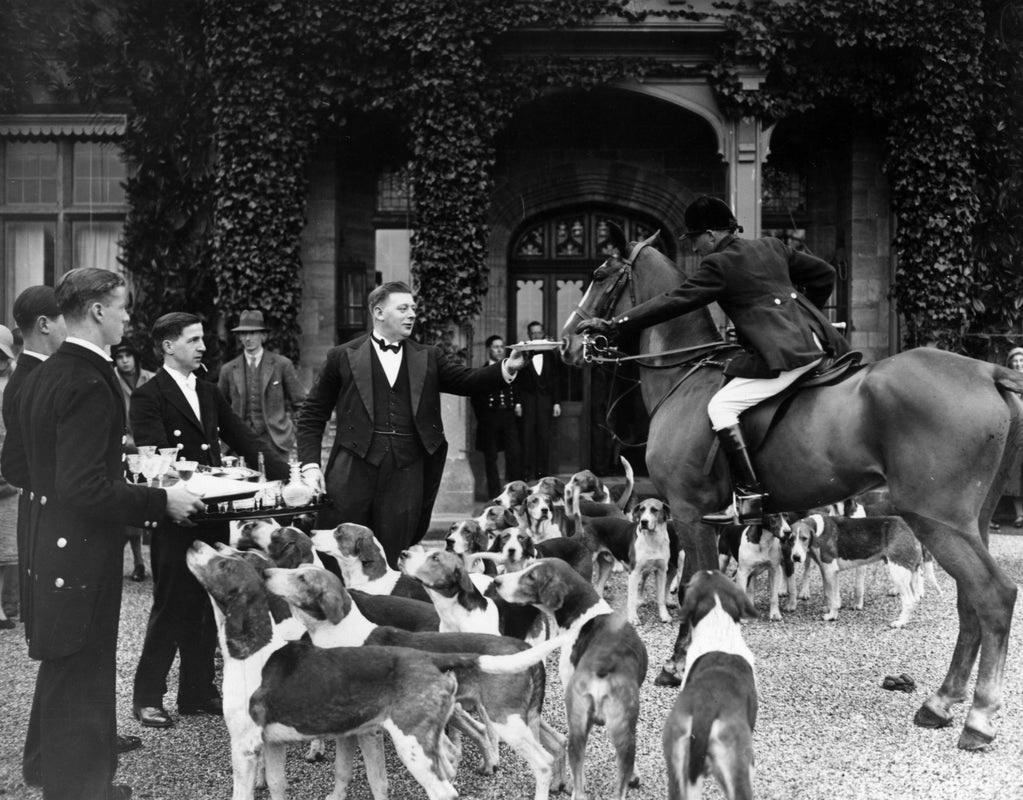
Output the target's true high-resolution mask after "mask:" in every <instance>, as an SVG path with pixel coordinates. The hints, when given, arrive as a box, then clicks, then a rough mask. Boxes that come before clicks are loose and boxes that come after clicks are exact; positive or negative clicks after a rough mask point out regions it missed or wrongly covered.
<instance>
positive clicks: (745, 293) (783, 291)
mask: <svg viewBox="0 0 1023 800" xmlns="http://www.w3.org/2000/svg"><path fill="white" fill-rule="evenodd" d="M684 220H685V225H686V229H685V231H684V232H683V233H682V234H681V237H682V238H683V239H688V240H689V242H690V244H691V246H692V249H693V252H694V253H699V254H700V255H701V256H702V257H703V260H702V261H701V262H700V266H699V267H698V268H697V270H696V272H695V273H693V275H692V276H690V277H688V278H686V279H685V280H683V281H682V284H681V285H680V286H679V287H678V288H677V289H675V290H673V291H671V292H666V293H664V294H661V295H658V296H657V297H653V298H651V299H650V300H647V301H646V302H645V303H640V304H639V305H638V306H636V307H635V308H633V309H630V310H629V311H628V312H626V313H625V314H623V315H622V316H620V317H617V318H615V319H611V320H606V319H592V320H587V321H586V322H583V323H582V324H581V325H580V326H579V332H580V333H590V334H603V335H607V336H615V335H618V334H628V333H632V332H634V331H638V330H640V329H642V328H648V327H650V326H651V325H656V324H658V323H660V322H665V321H666V320H669V319H673V318H675V317H678V316H681V315H682V314H685V313H687V312H689V311H692V310H694V309H697V308H700V307H702V306H706V305H708V304H710V303H712V302H715V301H716V302H717V303H718V305H720V306H721V310H722V311H724V312H725V313H726V314H727V315H728V317H729V319H731V321H732V324H733V325H734V326H735V331H736V335H737V336H738V340H739V344H741V345H742V346H743V347H744V348H745V352H744V353H742V354H741V355H739V356H737V357H736V358H733V359H732V360H731V361H730V362H729V363H728V364H727V365H726V367H725V375H726V376H728V377H730V378H731V380H730V381H729V382H728V383H726V384H725V385H724V386H723V387H722V388H721V389H720V390H719V391H718V392H717V394H715V395H714V396H713V397H712V398H711V399H710V403H709V404H708V406H707V413H708V415H709V416H710V422H711V427H712V428H713V429H714V431H715V432H716V433H717V435H718V439H719V441H720V442H721V447H722V449H723V450H724V452H725V455H726V456H727V459H728V464H729V467H730V468H731V471H732V478H733V482H734V484H735V500H736V502H735V508H736V512H737V514H738V516H739V517H740V520H741V521H742V522H758V521H760V519H761V517H762V511H763V499H764V497H765V495H764V492H763V489H762V488H761V486H760V481H759V479H758V478H757V475H756V472H755V471H754V469H753V462H752V460H751V459H750V455H749V452H748V451H747V449H746V442H745V440H744V439H743V435H742V428H741V427H740V426H739V414H740V413H742V412H743V411H745V410H746V409H748V408H752V407H753V406H755V405H756V404H757V403H759V402H761V401H763V400H766V399H767V398H768V397H773V396H774V395H776V394H778V392H780V391H781V390H782V389H785V388H786V387H787V386H790V385H791V384H792V383H794V382H795V381H796V380H797V379H798V378H799V377H800V376H801V375H803V374H804V373H806V372H809V371H810V370H812V369H813V368H814V367H815V366H817V365H818V364H819V363H820V361H821V359H822V358H823V357H824V356H825V354H829V355H837V354H840V353H844V352H846V351H847V350H848V349H849V347H848V345H847V344H846V342H845V340H844V339H843V338H842V337H841V336H840V335H839V334H838V332H837V331H836V330H835V328H834V326H832V325H831V323H830V322H829V321H828V319H827V317H825V316H824V314H822V313H821V310H820V309H822V308H823V307H824V303H825V302H826V301H827V299H828V297H829V296H830V295H831V291H832V289H833V288H834V285H835V270H834V268H833V267H832V266H831V265H830V264H828V263H827V262H825V261H822V260H821V259H819V258H816V257H815V256H812V255H810V254H808V253H802V252H797V251H795V250H793V249H792V248H790V247H788V246H787V245H785V244H783V243H782V242H781V241H779V240H778V239H775V238H772V237H764V238H762V239H757V240H754V241H750V240H747V239H740V238H738V237H737V236H736V233H737V232H738V233H741V232H742V229H741V228H740V227H739V223H738V222H737V221H736V219H735V215H734V214H733V213H732V209H730V208H729V207H728V206H727V205H726V204H725V203H724V202H722V201H721V200H718V199H717V198H715V197H707V196H703V197H698V198H697V199H696V200H694V201H693V202H692V203H690V204H689V206H688V207H687V208H686V210H685V216H684ZM797 287H798V290H797ZM704 519H705V520H706V521H708V522H722V521H731V518H730V516H729V515H718V514H710V515H707V516H706V517H705V518H704Z"/></svg>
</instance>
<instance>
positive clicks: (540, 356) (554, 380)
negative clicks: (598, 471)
mask: <svg viewBox="0 0 1023 800" xmlns="http://www.w3.org/2000/svg"><path fill="white" fill-rule="evenodd" d="M526 332H527V334H528V336H529V339H530V340H531V341H532V340H536V339H543V338H544V330H543V324H542V323H540V322H530V323H529V325H527V326H526ZM561 369H562V366H561V358H560V357H559V356H558V354H557V353H555V352H552V351H550V350H547V351H544V352H542V353H530V354H527V355H526V364H525V366H524V367H523V368H522V374H521V375H519V379H518V380H517V381H516V382H515V388H516V389H517V391H518V395H519V398H520V399H521V402H520V405H519V406H516V409H515V410H516V414H517V415H518V416H519V417H521V425H522V461H523V471H524V472H525V478H526V480H527V481H528V480H532V479H533V478H545V477H547V476H548V475H553V474H554V471H555V468H556V463H557V458H556V457H555V454H554V447H553V444H554V442H553V439H554V435H555V431H554V423H553V421H554V420H556V419H557V418H558V417H560V416H561V394H562V391H563V387H562V374H561Z"/></svg>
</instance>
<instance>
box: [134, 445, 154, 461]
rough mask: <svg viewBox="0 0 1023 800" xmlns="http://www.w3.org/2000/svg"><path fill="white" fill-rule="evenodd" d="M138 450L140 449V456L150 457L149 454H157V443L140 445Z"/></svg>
mask: <svg viewBox="0 0 1023 800" xmlns="http://www.w3.org/2000/svg"><path fill="white" fill-rule="evenodd" d="M138 451H139V455H140V456H143V457H146V458H148V457H149V456H155V455H156V445H155V444H146V445H139V448H138Z"/></svg>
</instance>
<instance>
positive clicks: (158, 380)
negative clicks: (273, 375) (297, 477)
mask: <svg viewBox="0 0 1023 800" xmlns="http://www.w3.org/2000/svg"><path fill="white" fill-rule="evenodd" d="M152 338H153V341H154V342H155V343H156V344H157V346H158V347H159V348H160V351H161V352H162V353H163V367H161V368H160V369H159V370H157V372H156V375H155V376H154V377H153V378H152V379H151V380H150V381H149V382H147V383H145V384H143V385H142V386H140V387H138V388H137V389H136V390H135V391H134V392H133V393H132V396H131V411H130V415H131V430H132V433H133V434H134V436H135V443H136V445H139V446H144V445H156V446H157V447H177V446H180V449H179V451H178V455H179V458H183V459H185V460H188V461H196V462H198V463H199V464H205V465H207V466H214V467H215V466H220V445H219V442H220V439H223V440H224V441H225V442H227V444H228V445H230V446H231V447H232V448H233V449H235V450H236V451H237V452H239V453H241V454H242V455H243V456H244V457H245V458H246V460H248V461H249V463H250V464H255V463H256V461H257V459H258V455H259V453H260V452H263V454H264V455H265V456H266V469H267V475H268V477H270V478H285V477H286V476H287V473H288V465H287V463H286V462H285V461H284V460H283V459H282V458H281V457H280V456H279V455H278V454H277V453H276V451H275V450H274V449H273V448H271V447H270V446H269V445H267V444H266V443H264V442H261V441H260V440H259V439H258V438H257V437H256V436H255V434H253V433H252V431H250V430H249V429H248V427H246V425H245V423H244V422H242V421H241V419H239V418H238V416H237V415H236V414H235V413H234V412H233V411H232V410H231V407H230V406H229V405H228V404H227V401H226V400H225V399H224V396H223V395H222V394H221V393H220V391H219V390H218V389H217V387H216V386H214V385H213V384H211V383H208V382H206V381H197V380H196V379H195V375H193V374H192V372H193V370H195V369H197V368H198V367H199V365H200V364H201V363H202V356H203V353H204V352H205V351H206V347H205V345H204V344H203V328H202V321H201V320H200V319H199V318H198V317H196V316H195V315H193V314H186V313H183V312H174V313H171V314H164V315H163V316H162V317H160V318H159V319H158V320H156V322H155V323H154V324H153V330H152ZM196 539H201V540H202V541H204V542H206V543H207V544H213V543H215V542H225V543H226V542H227V540H228V527H227V523H219V524H212V525H209V524H207V525H198V526H195V527H190V528H188V529H187V530H182V529H180V528H177V527H176V526H166V527H163V528H160V529H157V530H155V531H153V534H152V545H151V547H152V549H151V559H152V569H153V608H152V610H151V611H150V614H149V625H148V627H147V629H146V639H145V642H144V643H143V645H142V654H141V656H139V663H138V667H137V669H136V670H135V686H134V691H133V711H134V714H135V717H136V718H137V719H138V720H139V722H141V723H142V724H143V725H144V726H146V727H150V728H169V727H171V726H172V725H173V724H174V723H173V721H172V720H171V718H170V715H169V714H168V713H167V711H166V710H165V709H164V707H163V695H164V693H165V692H166V691H167V674H168V672H170V668H171V664H172V663H173V661H174V654H175V652H177V653H179V654H180V656H181V663H180V665H179V672H178V712H179V713H181V714H186V715H190V714H214V715H215V714H220V713H221V707H220V706H221V704H220V693H219V692H218V691H217V688H216V686H215V685H214V667H213V651H214V649H215V647H216V627H215V624H214V620H213V612H212V608H211V606H210V602H209V598H208V597H207V595H206V592H205V590H204V589H203V588H202V587H201V586H200V585H199V583H198V581H196V579H195V577H194V576H193V575H192V573H191V572H189V570H188V567H187V565H186V563H185V554H186V553H187V551H188V548H189V547H190V546H191V545H192V542H193V541H194V540H196Z"/></svg>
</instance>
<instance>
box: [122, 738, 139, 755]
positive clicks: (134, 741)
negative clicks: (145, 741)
mask: <svg viewBox="0 0 1023 800" xmlns="http://www.w3.org/2000/svg"><path fill="white" fill-rule="evenodd" d="M140 747H142V740H141V739H140V738H139V737H138V736H121V735H120V734H118V735H117V752H118V753H130V752H131V751H132V750H138V749H139V748H140Z"/></svg>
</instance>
